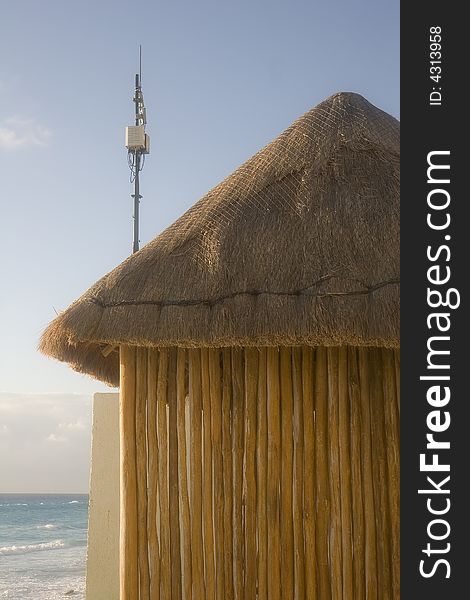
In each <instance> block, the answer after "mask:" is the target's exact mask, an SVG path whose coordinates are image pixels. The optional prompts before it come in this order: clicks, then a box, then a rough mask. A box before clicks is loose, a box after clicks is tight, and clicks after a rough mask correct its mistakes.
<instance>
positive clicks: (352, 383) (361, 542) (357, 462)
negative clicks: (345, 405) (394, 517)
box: [348, 348, 366, 599]
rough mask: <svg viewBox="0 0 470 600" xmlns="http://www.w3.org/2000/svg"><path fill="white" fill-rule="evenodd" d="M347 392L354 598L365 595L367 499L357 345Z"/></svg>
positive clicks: (350, 351) (351, 356) (350, 354)
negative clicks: (365, 513) (363, 471)
mask: <svg viewBox="0 0 470 600" xmlns="http://www.w3.org/2000/svg"><path fill="white" fill-rule="evenodd" d="M348 388H349V389H348V392H349V404H350V420H351V423H350V429H349V431H350V435H351V487H352V490H354V492H353V494H352V515H353V539H354V550H353V577H354V598H357V599H359V598H365V597H366V595H365V571H366V569H365V560H366V555H365V537H364V499H363V486H362V454H363V453H362V441H361V440H362V411H361V392H360V386H359V367H358V356H357V350H356V349H355V348H348Z"/></svg>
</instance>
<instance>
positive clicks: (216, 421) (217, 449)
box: [209, 349, 224, 600]
mask: <svg viewBox="0 0 470 600" xmlns="http://www.w3.org/2000/svg"><path fill="white" fill-rule="evenodd" d="M220 357H221V353H220V351H219V350H218V349H210V350H209V385H210V404H211V435H212V461H213V467H214V534H215V535H214V538H215V577H216V579H215V593H216V596H215V597H216V598H217V600H224V479H223V460H222V394H221V386H220V384H221V373H220Z"/></svg>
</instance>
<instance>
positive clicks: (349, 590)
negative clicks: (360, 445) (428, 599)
mask: <svg viewBox="0 0 470 600" xmlns="http://www.w3.org/2000/svg"><path fill="white" fill-rule="evenodd" d="M349 425H350V407H349V401H348V349H347V348H346V347H344V346H343V347H341V348H339V349H338V430H339V468H340V486H341V545H342V558H343V560H342V579H343V585H342V593H341V598H351V599H353V598H354V586H353V546H352V516H351V506H352V498H351V495H352V494H355V493H356V490H355V489H354V488H352V490H351V462H350V458H351V450H350V440H349ZM351 491H352V494H351Z"/></svg>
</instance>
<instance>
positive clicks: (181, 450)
mask: <svg viewBox="0 0 470 600" xmlns="http://www.w3.org/2000/svg"><path fill="white" fill-rule="evenodd" d="M185 369H186V350H184V348H178V357H177V365H176V403H177V413H178V416H177V420H178V423H177V430H178V476H179V492H180V514H181V525H182V532H181V534H182V550H181V557H182V567H183V569H182V570H183V581H182V584H183V598H184V600H191V598H192V583H191V519H190V512H189V494H188V469H187V466H188V463H187V460H188V459H187V448H186V382H185Z"/></svg>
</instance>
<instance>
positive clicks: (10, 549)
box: [0, 540, 65, 556]
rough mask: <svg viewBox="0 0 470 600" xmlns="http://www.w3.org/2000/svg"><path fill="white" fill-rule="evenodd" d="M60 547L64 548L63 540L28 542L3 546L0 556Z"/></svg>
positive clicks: (0, 549)
mask: <svg viewBox="0 0 470 600" xmlns="http://www.w3.org/2000/svg"><path fill="white" fill-rule="evenodd" d="M60 548H65V544H64V541H63V540H54V541H53V542H44V543H41V544H28V545H27V546H3V547H2V548H0V556H8V555H9V554H29V553H30V552H41V551H43V550H59V549H60Z"/></svg>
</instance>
